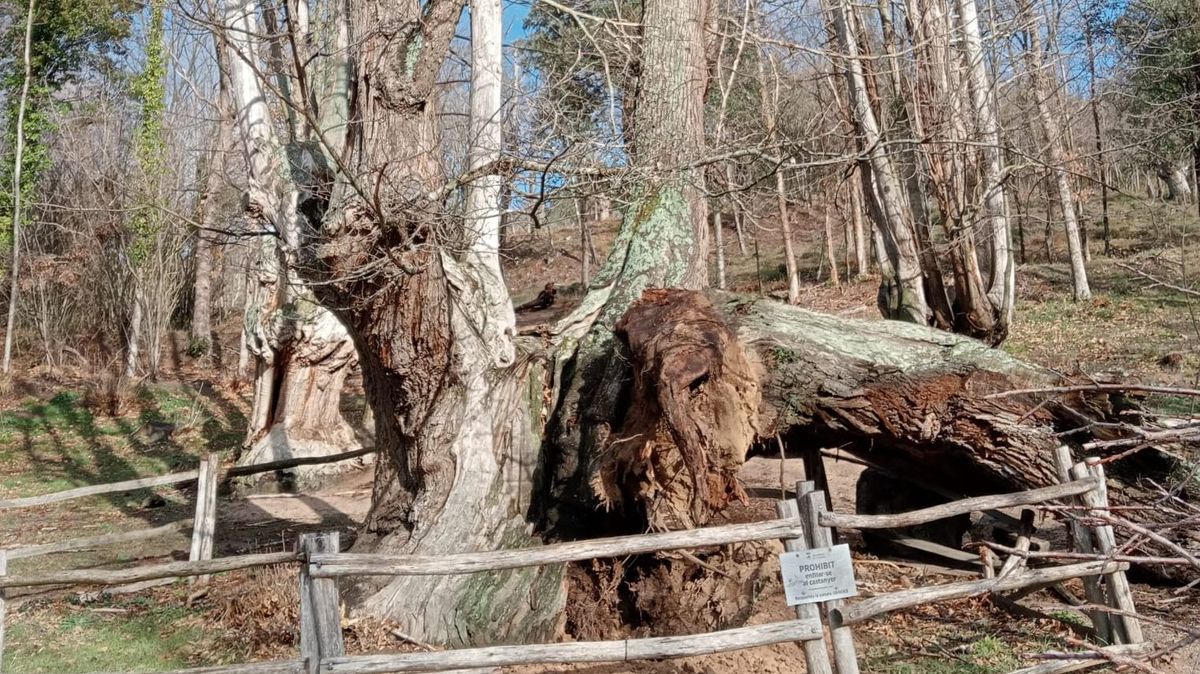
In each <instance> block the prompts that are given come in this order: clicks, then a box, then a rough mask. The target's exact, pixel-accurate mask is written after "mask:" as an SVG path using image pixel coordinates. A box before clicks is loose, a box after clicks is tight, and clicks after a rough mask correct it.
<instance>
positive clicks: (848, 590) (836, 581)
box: [779, 544, 858, 606]
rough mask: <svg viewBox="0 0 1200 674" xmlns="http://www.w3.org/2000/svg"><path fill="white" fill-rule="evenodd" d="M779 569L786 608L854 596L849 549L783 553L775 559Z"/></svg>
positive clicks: (845, 547) (842, 546) (817, 549)
mask: <svg viewBox="0 0 1200 674" xmlns="http://www.w3.org/2000/svg"><path fill="white" fill-rule="evenodd" d="M779 566H780V568H782V570H783V591H784V594H786V595H787V603H788V606H796V605H798V604H811V603H813V602H818V601H829V600H830V599H841V598H843V597H853V596H855V595H857V594H858V588H857V587H855V585H854V565H853V564H852V563H851V561H850V546H849V545H845V544H843V545H835V546H833V547H832V548H814V549H812V550H799V551H797V552H785V553H783V554H781V555H779Z"/></svg>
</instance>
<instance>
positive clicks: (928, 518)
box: [821, 478, 1099, 529]
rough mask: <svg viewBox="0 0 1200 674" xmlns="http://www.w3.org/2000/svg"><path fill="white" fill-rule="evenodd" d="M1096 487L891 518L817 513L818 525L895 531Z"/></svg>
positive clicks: (1000, 497) (1080, 485) (1060, 488)
mask: <svg viewBox="0 0 1200 674" xmlns="http://www.w3.org/2000/svg"><path fill="white" fill-rule="evenodd" d="M1098 485H1099V482H1098V481H1097V480H1096V479H1094V478H1086V479H1082V480H1076V481H1074V482H1068V483H1066V484H1056V485H1053V486H1050V487H1041V488H1039V489H1030V490H1027V491H1019V492H1015V493H1012V494H996V495H994V496H977V497H974V498H966V499H962V500H960V501H954V502H953V503H946V504H944V505H937V506H933V507H930V508H923V509H921V510H913V511H911V512H906V513H896V514H894V515H851V514H846V513H835V512H823V513H821V526H825V527H841V528H846V529H897V528H901V527H910V526H913V525H917V524H925V523H927V522H934V521H937V520H942V519H946V518H947V517H954V516H956V515H966V514H968V513H973V512H979V511H982V510H995V509H997V508H1012V507H1014V506H1023V505H1034V504H1037V503H1044V502H1046V501H1053V500H1055V499H1061V498H1066V497H1068V496H1078V495H1080V494H1085V493H1087V492H1090V491H1092V490H1093V489H1095V488H1096V487H1097V486H1098Z"/></svg>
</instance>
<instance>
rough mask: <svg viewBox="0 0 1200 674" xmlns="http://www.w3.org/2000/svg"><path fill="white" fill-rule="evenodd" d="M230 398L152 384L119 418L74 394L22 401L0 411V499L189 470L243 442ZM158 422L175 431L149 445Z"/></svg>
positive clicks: (238, 417)
mask: <svg viewBox="0 0 1200 674" xmlns="http://www.w3.org/2000/svg"><path fill="white" fill-rule="evenodd" d="M235 402H236V401H225V400H222V399H221V398H219V396H218V395H217V394H206V393H205V392H204V391H202V390H201V389H198V388H195V387H192V386H190V385H187V384H162V385H153V386H145V387H142V388H140V389H138V390H137V391H136V392H135V394H134V395H133V396H132V399H131V400H130V401H129V404H128V410H127V411H126V412H125V413H124V414H123V415H121V416H118V417H108V416H104V415H100V414H97V413H96V412H94V411H93V410H92V409H89V407H88V406H87V405H85V402H84V399H83V396H82V395H81V394H79V393H77V392H74V391H60V392H58V393H56V394H54V395H53V396H52V397H50V398H49V399H37V398H32V397H31V398H26V399H24V400H22V401H20V402H19V403H18V404H17V405H16V406H14V407H11V408H9V409H7V410H4V411H0V496H9V497H17V496H29V495H34V494H43V493H48V492H53V491H61V490H63V489H69V488H71V487H77V486H82V485H90V484H102V483H105V482H114V481H118V480H126V479H132V478H136V477H145V476H150V475H159V474H163V473H168V472H171V471H175V470H181V469H186V468H190V467H194V465H195V462H196V460H197V458H198V457H199V456H200V455H201V454H204V453H207V452H213V451H216V452H222V451H227V450H230V449H232V448H234V447H236V446H237V445H238V444H239V443H240V442H241V440H242V436H243V434H244V432H245V417H244V416H243V415H242V414H241V412H240V411H239V408H238V406H237V405H236V404H234V403H235ZM158 423H170V424H173V425H174V426H175V428H176V430H175V432H174V433H173V435H172V436H171V438H170V439H169V440H167V441H165V442H157V443H151V442H149V440H148V439H147V434H146V433H145V429H146V427H147V426H148V425H149V424H158ZM141 496H143V495H140V494H130V495H128V496H127V497H128V498H130V499H134V500H137V499H140V497H141Z"/></svg>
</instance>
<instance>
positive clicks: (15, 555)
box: [8, 519, 192, 559]
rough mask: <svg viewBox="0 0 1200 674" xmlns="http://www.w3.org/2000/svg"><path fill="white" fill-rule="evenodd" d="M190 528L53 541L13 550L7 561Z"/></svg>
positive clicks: (182, 524)
mask: <svg viewBox="0 0 1200 674" xmlns="http://www.w3.org/2000/svg"><path fill="white" fill-rule="evenodd" d="M190 526H192V520H191V519H186V520H179V521H178V522H171V523H170V524H164V525H162V526H160V527H154V528H151V529H137V530H135V531H122V532H120V533H116V534H101V535H99V536H83V537H80V538H70V539H67V540H65V541H55V542H53V543H42V544H39V545H24V546H21V547H19V548H13V549H12V550H9V551H8V558H9V559H25V558H28V557H40V556H42V555H52V554H55V553H58V552H71V551H74V550H87V549H90V548H99V547H104V546H108V545H117V544H118V543H133V542H136V541H147V540H151V539H155V538H159V537H160V536H166V535H167V534H172V533H175V532H177V531H183V530H185V529H187V528H188V527H190Z"/></svg>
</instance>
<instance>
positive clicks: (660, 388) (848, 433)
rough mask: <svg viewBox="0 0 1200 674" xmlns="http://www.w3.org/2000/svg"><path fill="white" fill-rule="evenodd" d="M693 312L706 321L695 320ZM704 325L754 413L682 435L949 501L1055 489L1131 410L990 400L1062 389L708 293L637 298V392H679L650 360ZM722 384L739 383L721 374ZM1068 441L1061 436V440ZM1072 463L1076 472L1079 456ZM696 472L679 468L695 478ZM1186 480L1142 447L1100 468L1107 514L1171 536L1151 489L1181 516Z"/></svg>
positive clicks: (716, 420)
mask: <svg viewBox="0 0 1200 674" xmlns="http://www.w3.org/2000/svg"><path fill="white" fill-rule="evenodd" d="M710 302H711V304H710ZM705 306H709V307H711V308H713V309H714V311H713V312H709V313H703V312H698V311H697V308H703V307H705ZM714 322H715V323H718V324H720V323H723V324H724V326H728V329H729V330H730V331H731V332H732V333H733V334H734V335H735V336H736V337H735V338H733V339H732V340H731V339H730V337H728V336H726V337H722V338H720V339H717V338H710V339H709V340H707V343H708V344H710V345H713V348H716V349H719V350H721V351H722V352H730V353H733V352H740V351H741V350H742V349H744V352H745V357H746V358H747V359H748V362H749V363H750V368H751V370H750V371H752V372H753V373H754V376H753V377H751V378H750V379H749V380H741V379H736V380H735V381H736V382H737V390H738V393H737V394H736V395H735V396H733V397H730V398H728V399H729V400H742V401H744V400H755V399H757V395H758V392H760V391H761V403H760V404H759V406H758V409H757V411H754V410H746V409H737V408H736V406H730V407H727V408H725V409H723V410H721V411H720V412H719V413H714V412H713V411H710V410H707V409H705V408H704V407H703V406H697V407H696V408H695V409H694V411H693V413H692V415H691V417H690V422H689V423H690V424H691V425H692V427H695V428H706V427H711V428H718V429H726V430H728V431H729V433H730V436H731V437H740V436H739V433H741V432H743V430H742V429H746V428H752V429H753V431H754V433H755V434H756V437H757V442H758V443H759V445H760V447H762V448H763V449H764V451H769V452H773V451H774V443H775V437H776V435H777V434H778V435H779V436H782V437H783V438H784V441H785V444H786V445H788V446H791V447H792V448H793V451H795V452H796V453H799V452H800V451H801V450H802V449H803V448H811V447H814V446H816V447H839V448H843V449H844V450H845V451H848V452H850V453H853V454H856V455H858V456H860V457H862V458H864V459H866V460H868V461H870V462H872V463H874V464H877V465H879V466H882V467H884V468H885V469H887V470H888V471H889V472H891V473H894V474H897V475H899V476H901V477H908V478H910V479H912V480H913V481H914V482H916V483H917V484H925V485H932V486H933V487H936V488H940V489H942V490H944V491H947V492H950V493H957V494H963V495H982V494H989V493H999V492H1005V491H1014V490H1020V489H1027V488H1033V487H1042V486H1048V485H1051V484H1055V483H1056V482H1057V477H1056V472H1055V468H1054V464H1053V459H1052V456H1053V453H1052V452H1053V449H1054V448H1055V447H1057V446H1059V445H1061V444H1063V443H1064V442H1069V443H1071V444H1074V445H1076V446H1078V445H1079V444H1082V443H1085V442H1088V441H1091V440H1094V439H1100V440H1107V439H1113V438H1115V437H1120V436H1119V434H1120V433H1121V431H1120V430H1119V429H1118V428H1117V424H1113V423H1110V422H1112V421H1114V420H1116V419H1118V418H1120V417H1122V416H1125V417H1126V418H1127V415H1128V413H1129V412H1130V411H1131V410H1132V409H1134V408H1135V406H1134V404H1133V401H1131V400H1129V399H1127V398H1126V397H1124V396H1122V395H1121V394H1119V393H1112V394H1108V393H1095V394H1092V393H1078V392H1077V393H1066V394H1055V393H1043V394H1037V393H1030V394H1023V395H1002V396H995V397H993V395H994V394H1002V393H1005V392H1009V391H1013V390H1018V389H1031V388H1042V387H1054V386H1062V385H1065V384H1070V383H1071V382H1069V381H1067V380H1066V378H1065V377H1063V376H1062V375H1061V374H1058V373H1056V372H1053V371H1050V370H1047V369H1043V368H1040V367H1037V366H1035V365H1031V364H1028V363H1025V362H1023V361H1020V360H1018V359H1016V358H1014V357H1012V356H1010V355H1008V354H1006V353H1004V352H1003V351H1000V350H997V349H993V348H990V347H988V346H986V345H985V344H983V343H982V342H979V341H975V340H973V339H969V338H966V337H962V336H958V335H953V334H950V333H946V332H941V331H938V330H934V329H931V328H928V327H925V326H918V325H912V324H908V323H903V322H898V321H866V320H859V319H851V318H844V317H839V316H829V315H824V314H818V313H815V312H811V311H807V310H803V309H799V308H796V307H789V306H786V305H784V304H782V303H779V302H774V301H771V300H764V299H760V298H752V297H746V296H741V295H735V294H731V293H723V292H719V291H708V292H707V293H699V292H689V291H681V290H675V291H657V290H655V291H650V292H648V293H646V295H645V296H644V297H643V299H642V300H641V301H639V302H637V303H635V304H634V306H633V307H632V308H631V309H630V311H629V314H628V315H627V316H626V318H625V319H624V320H623V322H622V325H624V326H628V325H632V324H637V325H648V324H653V325H654V326H655V327H654V329H653V337H652V339H654V340H657V349H656V350H655V351H654V352H647V350H645V349H639V348H636V344H637V342H635V341H634V338H633V337H627V339H628V341H629V342H630V343H631V344H633V345H634V346H635V348H633V349H632V350H631V353H632V358H633V362H634V364H635V370H636V371H637V372H639V373H640V374H639V377H640V378H642V379H649V378H652V376H653V375H658V376H659V378H658V379H657V380H656V381H655V384H654V386H653V387H652V388H650V390H653V391H656V392H657V395H658V397H659V400H663V399H664V395H665V394H664V393H663V392H664V391H669V390H670V389H671V387H672V386H675V387H680V386H681V385H682V384H685V383H686V382H689V381H692V380H690V379H688V376H690V375H688V374H686V373H684V372H680V371H677V372H676V373H675V374H673V375H672V374H670V373H668V372H667V371H666V370H665V369H664V368H661V367H657V366H656V363H658V362H659V361H658V360H656V359H655V357H654V354H655V353H675V354H678V353H688V352H689V346H690V344H692V343H693V341H694V340H693V339H692V338H691V337H689V336H688V335H691V334H694V333H695V331H697V330H698V329H700V328H703V329H704V330H707V331H710V332H712V333H714V334H715V333H720V332H721V330H722V329H723V328H724V326H714V325H713V323H714ZM625 331H626V333H628V334H633V331H632V330H630V329H629V328H626V329H625ZM673 335H681V337H678V338H676V337H673ZM641 341H642V342H643V343H644V342H646V341H647V340H646V338H645V337H642V338H641ZM739 347H740V348H739ZM692 351H694V349H692ZM728 358H733V359H738V358H741V356H739V355H736V354H735V355H733V356H727V359H728ZM723 370H724V371H725V372H735V373H741V372H744V371H745V370H744V369H742V368H741V367H739V366H738V365H736V364H734V363H732V362H727V363H726V364H724V365H723ZM1082 383H1085V384H1086V383H1087V382H1082ZM645 388H646V387H645V386H644V385H643V384H641V383H639V384H638V386H637V387H635V394H634V396H635V400H636V399H637V396H638V395H641V391H642V390H643V389H645ZM662 406H663V407H664V408H665V407H667V405H662ZM721 414H726V415H730V416H729V417H722V416H720V415H721ZM738 414H741V415H743V416H741V417H737V415H738ZM664 416H666V417H668V418H669V415H664ZM735 418H736V421H735ZM1096 422H1106V423H1101V424H1098V423H1096ZM1068 430H1070V431H1072V433H1071V434H1069V435H1064V434H1063V432H1064V431H1068ZM676 440H677V442H679V443H680V446H685V445H686V443H685V442H683V441H680V440H679V438H676ZM708 446H709V447H714V448H716V450H715V451H713V452H712V453H710V454H709V455H708V456H707V460H708V461H710V462H711V463H712V464H714V465H720V464H721V457H722V456H724V454H723V452H724V451H725V450H724V449H723V445H721V444H720V443H718V442H713V443H710V444H709V445H708ZM1109 451H1111V452H1112V453H1114V454H1115V453H1117V452H1121V451H1123V448H1116V449H1112V450H1109ZM790 453H791V452H789V454H790ZM1076 456H1077V457H1080V458H1082V456H1081V454H1080V453H1079V452H1077V454H1076ZM704 460H705V459H703V458H701V459H694V460H692V463H699V464H700V465H706V464H704V463H703V462H704ZM1195 470H1196V465H1195V464H1194V463H1191V462H1189V461H1187V460H1185V459H1184V458H1182V457H1181V456H1179V455H1176V454H1174V453H1172V452H1171V451H1167V450H1164V449H1161V448H1156V447H1147V448H1145V449H1143V450H1141V451H1140V452H1138V453H1135V454H1133V455H1131V456H1129V457H1127V458H1123V459H1120V460H1116V461H1115V462H1114V463H1112V464H1110V465H1109V467H1108V473H1109V478H1110V485H1109V490H1110V496H1111V497H1112V499H1113V501H1114V503H1117V504H1120V505H1136V506H1153V507H1147V508H1145V510H1139V513H1138V517H1139V518H1145V519H1146V520H1148V521H1149V523H1151V524H1154V523H1159V524H1169V523H1172V522H1177V521H1178V519H1179V515H1178V512H1179V509H1178V508H1173V507H1171V506H1172V504H1171V503H1169V502H1164V501H1163V500H1162V499H1163V497H1162V496H1161V494H1160V493H1159V492H1158V491H1157V490H1155V489H1154V488H1153V485H1154V484H1156V483H1157V484H1158V485H1161V486H1163V487H1164V488H1165V489H1167V490H1168V491H1169V492H1170V493H1172V494H1174V495H1175V497H1177V498H1179V499H1182V500H1184V501H1193V502H1194V499H1195V498H1196V497H1198V496H1200V487H1197V486H1196V484H1195V480H1194V479H1193V478H1192V477H1191V476H1192V475H1194V474H1195V473H1194V471H1195ZM668 475H669V473H668ZM732 489H733V490H734V491H736V488H735V487H734V488H732ZM1156 504H1157V505H1156ZM1163 531H1165V532H1167V534H1168V535H1169V537H1170V538H1172V539H1173V540H1175V541H1176V542H1179V543H1181V544H1183V545H1184V546H1185V547H1191V548H1196V547H1197V542H1196V541H1195V540H1194V538H1193V537H1192V535H1191V534H1190V532H1189V531H1182V530H1179V527H1176V528H1175V529H1171V530H1169V531H1168V529H1166V528H1164V529H1163ZM1138 545H1139V546H1140V549H1142V550H1145V551H1147V552H1149V553H1151V554H1164V555H1168V556H1171V553H1170V552H1169V551H1167V550H1165V549H1162V548H1156V547H1155V544H1154V543H1152V542H1145V541H1143V542H1141V543H1139V544H1138ZM1154 571H1156V572H1157V573H1159V574H1161V575H1163V576H1167V577H1175V578H1177V579H1186V578H1191V577H1195V576H1196V571H1195V569H1187V568H1182V567H1177V568H1175V569H1154Z"/></svg>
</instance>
